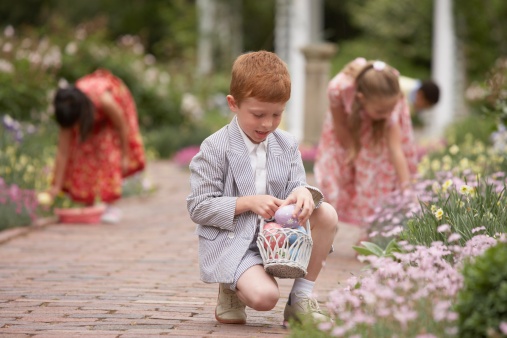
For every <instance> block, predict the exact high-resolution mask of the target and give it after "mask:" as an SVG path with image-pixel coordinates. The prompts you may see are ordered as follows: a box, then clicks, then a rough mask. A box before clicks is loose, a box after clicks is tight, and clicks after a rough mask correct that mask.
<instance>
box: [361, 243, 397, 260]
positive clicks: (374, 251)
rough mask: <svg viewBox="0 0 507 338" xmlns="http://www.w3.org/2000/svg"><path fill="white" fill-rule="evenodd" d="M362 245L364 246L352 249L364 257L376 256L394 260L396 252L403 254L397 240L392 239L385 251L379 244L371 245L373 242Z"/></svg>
mask: <svg viewBox="0 0 507 338" xmlns="http://www.w3.org/2000/svg"><path fill="white" fill-rule="evenodd" d="M360 244H361V245H362V246H353V247H352V248H353V249H354V250H356V252H357V253H358V254H359V255H363V256H370V255H374V256H377V257H391V258H393V259H394V258H395V257H394V253H395V252H401V248H400V246H399V245H398V243H397V242H396V240H395V239H392V240H391V241H390V242H389V243H388V244H387V246H386V248H385V249H382V248H381V247H380V246H378V245H377V244H375V243H371V242H365V241H362V242H361V243H360Z"/></svg>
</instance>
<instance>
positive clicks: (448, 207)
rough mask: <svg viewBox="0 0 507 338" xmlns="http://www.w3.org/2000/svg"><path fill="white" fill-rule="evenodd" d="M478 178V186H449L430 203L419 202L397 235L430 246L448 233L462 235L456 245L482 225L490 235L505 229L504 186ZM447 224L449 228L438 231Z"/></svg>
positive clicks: (442, 239) (505, 203)
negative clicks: (418, 211)
mask: <svg viewBox="0 0 507 338" xmlns="http://www.w3.org/2000/svg"><path fill="white" fill-rule="evenodd" d="M497 190H498V185H497V184H491V183H486V182H481V180H478V181H477V187H474V188H473V187H470V186H468V185H463V186H461V187H454V186H452V187H448V188H447V189H445V190H444V189H442V190H441V191H440V192H438V193H437V200H436V201H435V202H434V204H432V205H425V204H423V205H422V212H421V213H420V214H416V215H414V216H413V217H412V218H411V219H410V220H409V221H408V223H407V228H406V229H405V230H404V231H403V232H402V233H401V234H400V237H401V239H402V240H407V241H408V242H409V243H411V244H417V245H419V244H420V245H425V246H430V245H431V243H432V242H435V241H441V242H443V243H446V244H447V243H450V242H449V233H457V234H459V235H460V236H461V238H459V239H457V240H456V242H455V243H456V244H459V245H461V246H463V245H464V244H465V243H466V242H467V241H468V240H469V239H471V238H472V237H473V236H474V232H473V229H477V228H480V227H484V230H483V233H485V234H487V235H489V236H491V237H493V236H495V235H496V234H498V233H505V232H507V196H506V191H505V185H504V186H503V190H501V191H497ZM444 224H447V225H449V230H446V231H439V229H438V228H439V226H441V225H444Z"/></svg>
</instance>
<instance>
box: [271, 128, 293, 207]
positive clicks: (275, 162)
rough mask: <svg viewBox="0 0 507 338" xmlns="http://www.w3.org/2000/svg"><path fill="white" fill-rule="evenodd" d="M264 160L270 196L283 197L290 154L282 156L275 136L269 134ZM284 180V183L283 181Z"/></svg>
mask: <svg viewBox="0 0 507 338" xmlns="http://www.w3.org/2000/svg"><path fill="white" fill-rule="evenodd" d="M267 156H268V157H267V161H266V171H267V173H266V180H267V185H268V186H267V191H268V194H269V195H271V196H275V197H277V198H281V199H285V198H286V197H287V196H285V193H284V191H285V183H286V182H287V180H288V175H289V170H290V165H291V164H290V162H289V161H290V156H284V152H283V149H282V147H281V146H280V144H279V143H278V140H277V139H276V137H274V136H273V134H271V135H269V140H268V151H267ZM284 182H285V183H284Z"/></svg>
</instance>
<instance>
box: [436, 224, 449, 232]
mask: <svg viewBox="0 0 507 338" xmlns="http://www.w3.org/2000/svg"><path fill="white" fill-rule="evenodd" d="M437 231H438V232H440V233H442V232H447V231H451V227H450V225H449V224H442V225H441V226H439V227H438V228H437Z"/></svg>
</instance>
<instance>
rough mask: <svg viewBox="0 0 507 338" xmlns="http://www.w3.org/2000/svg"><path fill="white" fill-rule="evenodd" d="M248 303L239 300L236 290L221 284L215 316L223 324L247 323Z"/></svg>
mask: <svg viewBox="0 0 507 338" xmlns="http://www.w3.org/2000/svg"><path fill="white" fill-rule="evenodd" d="M245 308H246V305H245V304H243V302H242V301H240V300H239V298H238V296H237V295H236V292H234V291H232V290H230V289H228V288H226V287H225V286H224V284H220V286H219V288H218V300H217V307H216V309H215V318H216V320H217V321H218V322H220V323H222V324H245V323H246V311H245Z"/></svg>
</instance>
